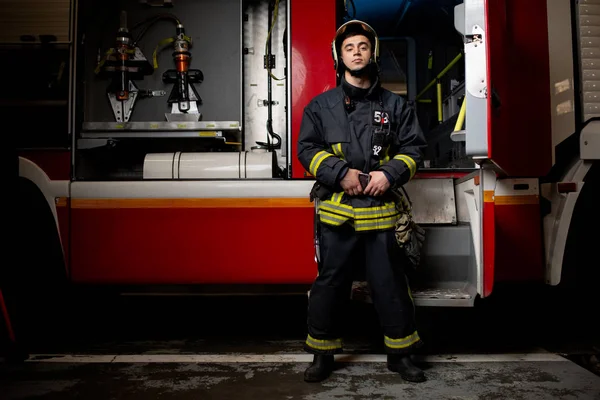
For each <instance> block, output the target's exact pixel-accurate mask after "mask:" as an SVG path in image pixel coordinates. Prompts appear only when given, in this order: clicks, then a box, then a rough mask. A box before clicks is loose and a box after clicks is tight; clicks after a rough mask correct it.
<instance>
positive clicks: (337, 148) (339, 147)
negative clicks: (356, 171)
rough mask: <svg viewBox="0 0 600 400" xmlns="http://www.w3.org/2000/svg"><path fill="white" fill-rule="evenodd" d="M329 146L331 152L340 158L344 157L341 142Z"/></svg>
mask: <svg viewBox="0 0 600 400" xmlns="http://www.w3.org/2000/svg"><path fill="white" fill-rule="evenodd" d="M331 148H332V149H333V154H335V155H336V156H338V157H339V158H340V160H343V159H344V152H343V151H342V144H341V143H336V144H334V145H333V146H331Z"/></svg>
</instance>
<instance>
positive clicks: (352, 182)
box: [340, 168, 363, 196]
mask: <svg viewBox="0 0 600 400" xmlns="http://www.w3.org/2000/svg"><path fill="white" fill-rule="evenodd" d="M359 173H360V171H359V170H357V169H353V168H350V169H349V170H348V172H346V175H345V176H344V178H343V179H342V180H341V181H340V186H341V187H342V189H344V192H345V193H346V194H349V195H350V196H358V195H359V194H361V193H362V192H363V190H362V187H361V186H360V181H359V180H358V174H359Z"/></svg>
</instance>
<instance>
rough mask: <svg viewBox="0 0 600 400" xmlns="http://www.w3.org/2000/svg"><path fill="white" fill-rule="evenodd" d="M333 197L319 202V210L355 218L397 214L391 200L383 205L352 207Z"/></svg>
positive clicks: (365, 218) (361, 218)
mask: <svg viewBox="0 0 600 400" xmlns="http://www.w3.org/2000/svg"><path fill="white" fill-rule="evenodd" d="M335 197H336V195H335V194H334V195H333V196H332V199H331V200H325V201H323V202H321V203H320V204H319V210H321V211H326V212H329V213H332V214H337V215H341V216H344V217H348V218H352V219H355V220H367V219H381V218H385V217H391V216H395V215H398V210H397V209H396V205H395V204H394V203H393V202H391V203H385V205H383V206H376V207H364V208H352V206H349V205H346V204H340V203H339V202H337V199H335Z"/></svg>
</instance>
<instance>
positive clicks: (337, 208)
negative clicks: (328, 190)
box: [319, 202, 354, 218]
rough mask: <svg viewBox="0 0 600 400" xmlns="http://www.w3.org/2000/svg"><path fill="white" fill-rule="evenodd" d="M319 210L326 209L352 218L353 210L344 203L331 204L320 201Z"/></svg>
mask: <svg viewBox="0 0 600 400" xmlns="http://www.w3.org/2000/svg"><path fill="white" fill-rule="evenodd" d="M348 208H349V209H348ZM319 211H326V212H329V213H333V214H337V215H343V216H344V217H347V218H354V210H352V207H350V206H345V207H344V204H331V203H326V202H322V203H321V204H319Z"/></svg>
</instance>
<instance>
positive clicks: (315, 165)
mask: <svg viewBox="0 0 600 400" xmlns="http://www.w3.org/2000/svg"><path fill="white" fill-rule="evenodd" d="M331 156H333V154H331V153H329V152H327V151H325V150H322V151H320V152H318V153H317V154H315V156H314V157H313V159H312V161H311V162H310V165H309V167H308V170H309V172H310V173H311V174H313V176H317V170H318V169H319V167H320V166H321V163H322V162H323V160H325V159H326V158H327V157H331Z"/></svg>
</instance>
